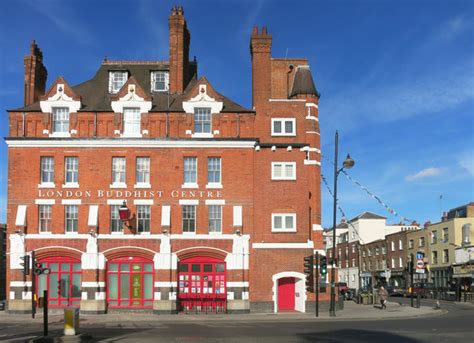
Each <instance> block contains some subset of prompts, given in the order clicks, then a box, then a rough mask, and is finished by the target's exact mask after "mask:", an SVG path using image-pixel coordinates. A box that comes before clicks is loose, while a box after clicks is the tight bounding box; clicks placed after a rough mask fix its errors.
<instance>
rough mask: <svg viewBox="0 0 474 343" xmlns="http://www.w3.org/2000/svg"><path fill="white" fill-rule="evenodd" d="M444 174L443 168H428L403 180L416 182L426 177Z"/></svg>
mask: <svg viewBox="0 0 474 343" xmlns="http://www.w3.org/2000/svg"><path fill="white" fill-rule="evenodd" d="M444 172H445V169H444V168H434V167H430V168H426V169H423V170H421V171H419V172H418V173H416V174H413V175H408V176H407V177H405V180H407V181H416V180H420V179H425V178H427V177H433V176H438V175H441V174H443V173H444Z"/></svg>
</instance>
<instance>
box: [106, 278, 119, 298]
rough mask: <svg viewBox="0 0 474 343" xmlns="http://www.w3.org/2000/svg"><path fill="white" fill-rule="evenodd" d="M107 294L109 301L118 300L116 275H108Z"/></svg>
mask: <svg viewBox="0 0 474 343" xmlns="http://www.w3.org/2000/svg"><path fill="white" fill-rule="evenodd" d="M107 292H108V296H109V298H110V299H117V298H118V274H109V275H108V279H107Z"/></svg>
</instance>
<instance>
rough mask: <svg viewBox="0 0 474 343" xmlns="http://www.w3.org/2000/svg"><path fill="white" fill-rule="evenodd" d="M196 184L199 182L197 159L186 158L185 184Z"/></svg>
mask: <svg viewBox="0 0 474 343" xmlns="http://www.w3.org/2000/svg"><path fill="white" fill-rule="evenodd" d="M196 182H197V158H196V157H185V158H184V183H196Z"/></svg>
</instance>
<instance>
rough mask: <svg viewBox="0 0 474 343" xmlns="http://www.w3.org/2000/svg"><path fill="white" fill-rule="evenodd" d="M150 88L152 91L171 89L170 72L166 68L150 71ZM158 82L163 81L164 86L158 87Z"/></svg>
mask: <svg viewBox="0 0 474 343" xmlns="http://www.w3.org/2000/svg"><path fill="white" fill-rule="evenodd" d="M150 82H151V85H150V89H151V91H152V92H167V91H169V85H170V73H169V71H166V70H152V71H151V73H150ZM157 82H163V83H164V88H163V89H157V88H156V85H157Z"/></svg>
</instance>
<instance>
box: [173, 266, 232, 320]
mask: <svg viewBox="0 0 474 343" xmlns="http://www.w3.org/2000/svg"><path fill="white" fill-rule="evenodd" d="M178 280H179V284H178V300H179V302H178V306H179V307H178V308H179V310H180V311H186V312H188V311H194V312H225V311H226V308H227V306H226V302H227V286H226V264H225V262H224V261H222V260H220V259H217V258H213V257H191V258H187V259H184V260H182V261H179V263H178Z"/></svg>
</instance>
